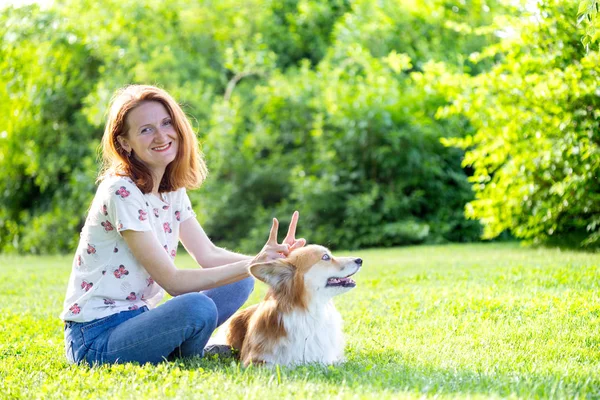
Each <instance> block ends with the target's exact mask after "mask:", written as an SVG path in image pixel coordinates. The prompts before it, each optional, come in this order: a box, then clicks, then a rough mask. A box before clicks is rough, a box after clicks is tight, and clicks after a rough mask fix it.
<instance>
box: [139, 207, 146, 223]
mask: <svg viewBox="0 0 600 400" xmlns="http://www.w3.org/2000/svg"><path fill="white" fill-rule="evenodd" d="M138 212H139V213H140V216H139V217H138V218H139V219H140V221H145V220H147V219H148V213H147V212H146V211H144V210H138Z"/></svg>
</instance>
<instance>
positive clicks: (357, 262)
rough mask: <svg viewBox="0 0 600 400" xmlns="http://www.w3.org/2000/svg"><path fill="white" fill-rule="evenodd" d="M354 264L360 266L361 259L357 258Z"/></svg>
mask: <svg viewBox="0 0 600 400" xmlns="http://www.w3.org/2000/svg"><path fill="white" fill-rule="evenodd" d="M354 262H355V263H356V264H358V265H362V258H357V259H356V260H354Z"/></svg>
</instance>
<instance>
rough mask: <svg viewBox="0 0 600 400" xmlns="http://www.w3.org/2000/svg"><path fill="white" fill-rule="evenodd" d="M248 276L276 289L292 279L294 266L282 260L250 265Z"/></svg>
mask: <svg viewBox="0 0 600 400" xmlns="http://www.w3.org/2000/svg"><path fill="white" fill-rule="evenodd" d="M250 274H251V275H252V276H253V277H255V278H256V279H258V280H261V281H263V282H264V283H266V284H267V285H269V286H271V287H272V288H274V289H278V288H279V287H281V286H282V285H283V284H285V283H286V282H289V281H291V280H292V278H293V277H294V266H293V265H292V264H290V263H289V262H287V261H285V260H284V259H283V258H280V259H277V260H273V261H268V262H264V263H257V264H252V265H251V266H250Z"/></svg>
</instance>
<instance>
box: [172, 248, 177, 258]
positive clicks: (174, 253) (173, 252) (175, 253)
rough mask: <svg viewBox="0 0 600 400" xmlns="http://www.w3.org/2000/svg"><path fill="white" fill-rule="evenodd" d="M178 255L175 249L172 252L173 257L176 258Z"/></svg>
mask: <svg viewBox="0 0 600 400" xmlns="http://www.w3.org/2000/svg"><path fill="white" fill-rule="evenodd" d="M176 255H177V252H176V251H175V249H173V250H171V257H173V258H175V256H176Z"/></svg>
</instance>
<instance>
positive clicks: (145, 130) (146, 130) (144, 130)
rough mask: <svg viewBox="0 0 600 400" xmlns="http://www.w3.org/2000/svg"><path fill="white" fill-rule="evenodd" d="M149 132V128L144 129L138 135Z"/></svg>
mask: <svg viewBox="0 0 600 400" xmlns="http://www.w3.org/2000/svg"><path fill="white" fill-rule="evenodd" d="M150 131H151V129H150V128H144V129H142V131H141V132H140V133H148V132H150Z"/></svg>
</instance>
